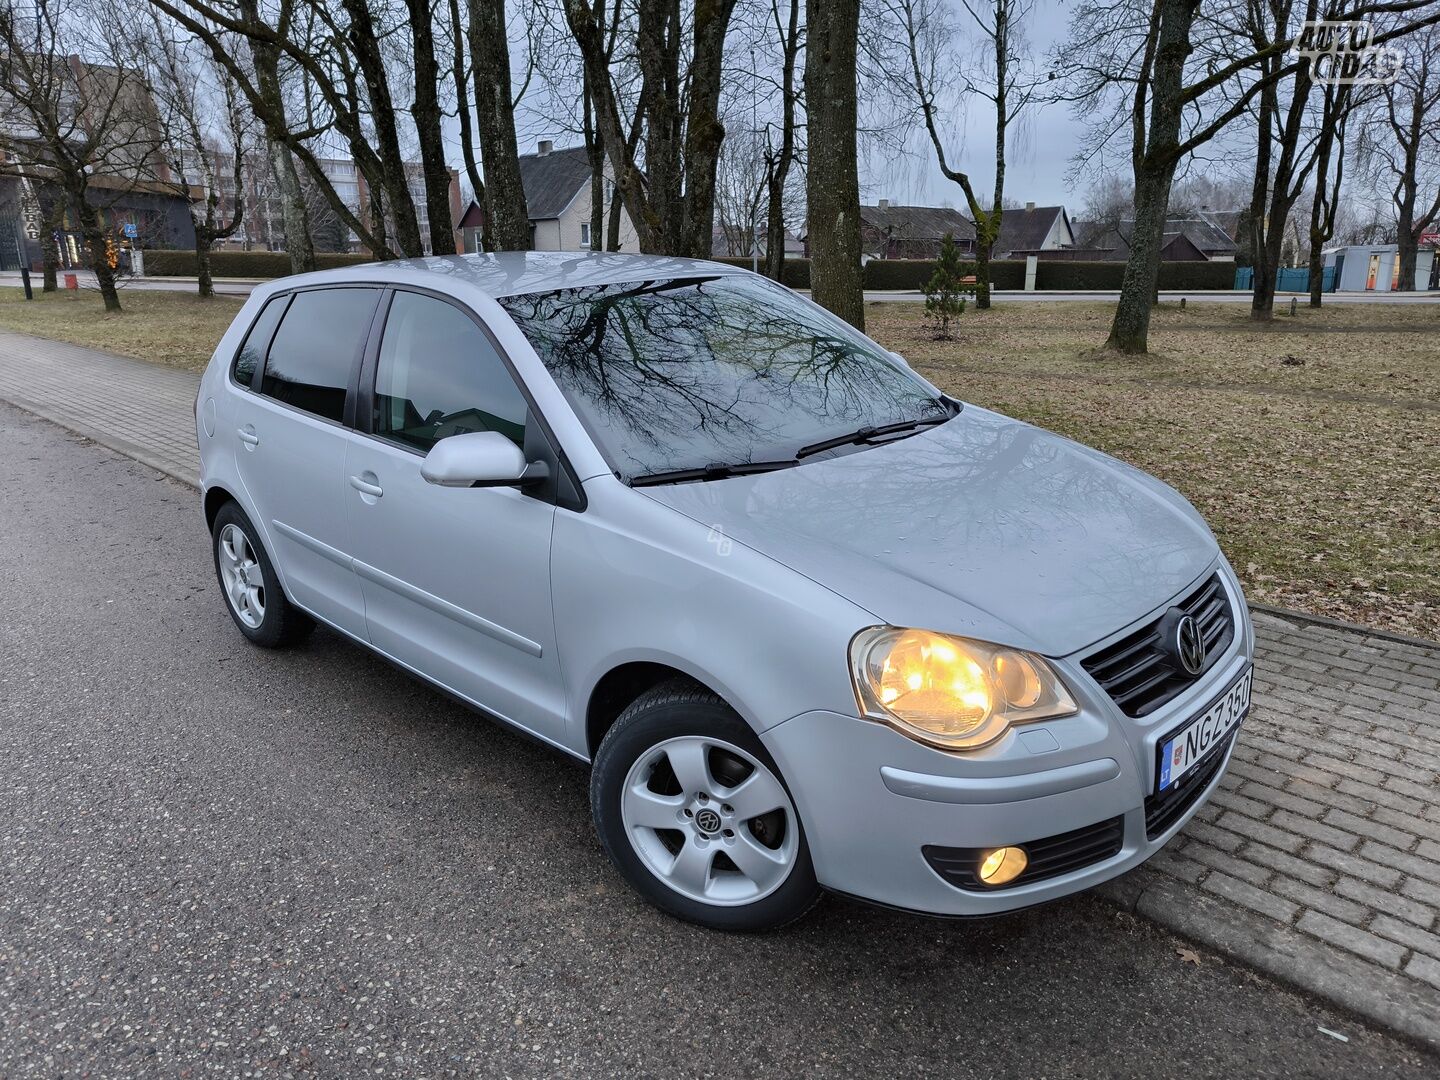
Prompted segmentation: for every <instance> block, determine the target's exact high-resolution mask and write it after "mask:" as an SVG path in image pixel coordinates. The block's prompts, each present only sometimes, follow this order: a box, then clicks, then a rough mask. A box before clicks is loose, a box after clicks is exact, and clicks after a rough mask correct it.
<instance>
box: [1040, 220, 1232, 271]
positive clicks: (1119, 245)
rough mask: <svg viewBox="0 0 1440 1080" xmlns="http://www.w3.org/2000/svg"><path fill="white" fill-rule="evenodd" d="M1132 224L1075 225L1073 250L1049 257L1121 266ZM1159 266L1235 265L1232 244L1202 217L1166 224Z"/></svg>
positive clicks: (1133, 225)
mask: <svg viewBox="0 0 1440 1080" xmlns="http://www.w3.org/2000/svg"><path fill="white" fill-rule="evenodd" d="M1134 229H1135V222H1134V221H1133V220H1123V221H1119V222H1114V223H1106V222H1100V221H1077V222H1075V246H1074V247H1073V248H1071V249H1069V250H1067V251H1065V252H1063V253H1056V254H1054V255H1052V256H1042V257H1055V258H1066V259H1072V260H1079V261H1087V260H1089V261H1096V262H1124V261H1125V260H1127V259H1129V258H1130V236H1131V234H1132V233H1133V231H1134ZM1160 261H1161V262H1234V261H1235V242H1234V241H1233V240H1231V239H1230V238H1229V237H1228V236H1226V234H1225V232H1224V230H1223V229H1222V228H1220V227H1219V226H1217V225H1216V224H1215V223H1213V222H1211V221H1209V220H1207V219H1206V218H1202V217H1172V218H1167V219H1166V220H1165V230H1164V233H1163V234H1162V236H1161V239H1160Z"/></svg>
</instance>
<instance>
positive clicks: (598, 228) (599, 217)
mask: <svg viewBox="0 0 1440 1080" xmlns="http://www.w3.org/2000/svg"><path fill="white" fill-rule="evenodd" d="M582 81H583V80H582ZM582 93H583V97H584V100H583V102H582V104H583V112H582V121H583V126H584V131H585V160H586V162H587V163H588V164H589V166H590V250H591V251H599V250H601V248H602V247H603V246H604V242H605V147H604V144H602V143H601V141H600V138H601V136H600V133H599V132H597V131H596V130H595V110H594V107H593V106H592V104H591V101H590V85H589V83H585V84H584V86H583V87H582Z"/></svg>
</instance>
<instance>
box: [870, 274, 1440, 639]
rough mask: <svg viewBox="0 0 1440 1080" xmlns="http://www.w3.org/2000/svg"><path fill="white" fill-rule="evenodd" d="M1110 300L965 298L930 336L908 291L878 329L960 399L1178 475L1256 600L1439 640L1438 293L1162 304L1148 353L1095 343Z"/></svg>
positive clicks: (873, 307) (1175, 480)
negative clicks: (955, 319)
mask: <svg viewBox="0 0 1440 1080" xmlns="http://www.w3.org/2000/svg"><path fill="white" fill-rule="evenodd" d="M1112 311H1113V307H1112V306H1111V305H1107V304H1093V305H1092V304H1063V305H1062V304H1054V305H1050V304H1035V303H1012V304H1009V305H1005V304H1004V303H1003V301H1002V303H1001V304H1000V305H998V306H997V307H996V308H994V309H993V310H991V311H989V312H977V311H975V310H973V309H972V310H970V311H967V312H966V314H965V315H964V316H962V317H961V319H960V320H959V324H958V327H957V329H956V330H955V333H954V340H952V341H936V340H934V338H933V335H932V331H931V330H930V328H929V327H928V326H927V325H926V323H925V321H924V319H923V318H922V316H921V309H920V308H919V307H918V305H916V306H912V305H908V304H907V305H899V304H889V303H885V304H870V305H868V306H867V308H866V311H865V316H866V319H867V321H868V325H867V329H868V330H869V332H870V334H871V335H872V336H874V337H875V338H877V339H878V340H880V341H882V342H884V343H885V344H886V345H888V346H889V347H891V348H893V349H895V350H896V351H898V352H901V353H903V354H904V355H905V356H906V357H907V358H908V359H909V360H910V362H911V363H912V364H913V365H914V366H915V367H916V368H917V369H918V370H920V371H921V372H922V373H923V374H925V375H926V377H928V378H929V379H931V380H932V381H933V382H935V383H936V384H937V385H938V386H940V387H942V388H943V389H945V390H946V391H948V392H950V393H952V394H954V395H955V396H957V397H961V398H964V399H966V400H968V401H973V402H975V403H976V404H979V405H983V406H986V407H988V408H993V409H997V410H999V411H1000V412H1004V413H1007V414H1009V415H1011V416H1015V417H1018V418H1020V419H1024V420H1028V421H1031V422H1032V423H1035V424H1039V425H1041V426H1043V427H1046V428H1049V429H1051V430H1052V431H1057V432H1060V433H1061V434H1064V435H1068V436H1070V437H1071V438H1074V439H1078V440H1080V441H1081V442H1085V443H1088V444H1090V445H1092V446H1095V447H1098V448H1099V449H1101V450H1104V451H1106V452H1108V453H1111V454H1114V455H1115V456H1117V457H1119V458H1122V459H1124V460H1126V461H1128V462H1130V463H1131V464H1134V465H1136V466H1139V467H1140V468H1142V469H1145V470H1146V471H1148V472H1151V473H1154V474H1155V475H1157V476H1159V477H1160V478H1161V479H1163V480H1165V481H1166V482H1168V483H1170V484H1172V485H1173V486H1174V487H1176V488H1178V489H1179V490H1180V491H1181V492H1182V493H1183V494H1184V495H1185V496H1186V497H1187V498H1188V499H1190V500H1191V501H1192V502H1193V503H1194V504H1195V505H1196V506H1197V507H1198V508H1199V509H1200V511H1201V513H1203V514H1204V515H1205V517H1206V519H1207V520H1208V521H1209V522H1210V525H1211V527H1212V528H1213V529H1214V530H1215V533H1216V535H1217V536H1218V537H1219V539H1220V544H1221V546H1222V547H1223V548H1224V550H1225V552H1226V554H1227V555H1229V557H1230V560H1231V562H1232V563H1234V565H1235V568H1236V570H1237V571H1238V572H1239V574H1240V576H1241V578H1242V579H1243V580H1244V582H1245V586H1246V590H1247V593H1248V595H1249V596H1250V598H1251V599H1253V600H1257V601H1264V602H1269V603H1272V604H1280V605H1284V606H1287V607H1295V608H1300V609H1303V610H1306V611H1311V612H1315V613H1318V614H1322V615H1330V616H1333V617H1336V618H1342V619H1350V620H1353V621H1356V622H1363V623H1368V624H1370V625H1374V626H1380V627H1386V628H1389V629H1392V630H1398V631H1401V632H1404V633H1411V634H1418V635H1420V636H1423V637H1429V638H1436V639H1440V306H1436V305H1417V306H1413V307H1412V306H1403V307H1402V306H1398V305H1363V306H1362V305H1358V304H1350V305H1338V304H1337V305H1333V306H1330V307H1327V308H1324V309H1322V310H1321V311H1319V312H1311V311H1309V310H1308V309H1306V308H1304V307H1301V308H1300V311H1299V314H1297V315H1296V316H1295V317H1293V318H1292V317H1290V316H1289V315H1280V316H1277V318H1276V319H1275V321H1274V323H1273V324H1272V325H1271V326H1269V327H1257V326H1256V325H1254V324H1252V323H1250V322H1249V319H1248V314H1249V312H1248V308H1247V307H1246V306H1245V305H1243V304H1190V305H1187V309H1186V310H1185V311H1181V310H1180V309H1179V306H1178V305H1166V306H1165V308H1164V309H1162V310H1161V311H1160V312H1158V313H1157V315H1156V319H1155V323H1154V326H1153V329H1152V333H1151V338H1150V344H1151V348H1152V349H1153V350H1154V352H1153V353H1152V354H1151V355H1150V356H1148V357H1141V358H1137V359H1121V358H1115V357H1109V356H1104V355H1100V354H1097V353H1096V351H1095V350H1096V347H1097V346H1098V345H1100V344H1101V343H1102V342H1103V341H1104V340H1105V334H1106V331H1107V330H1108V327H1109V319H1110V314H1111V312H1112Z"/></svg>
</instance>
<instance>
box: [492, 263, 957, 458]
mask: <svg viewBox="0 0 1440 1080" xmlns="http://www.w3.org/2000/svg"><path fill="white" fill-rule="evenodd" d="M500 303H501V304H502V305H503V306H504V308H505V310H506V311H507V312H509V314H510V316H511V318H513V319H514V320H515V322H516V324H517V325H518V326H519V327H520V329H521V331H522V332H523V333H524V334H525V336H526V337H527V338H528V339H529V340H530V343H531V344H532V345H533V346H534V347H535V351H536V352H537V353H539V355H540V359H541V360H542V361H544V363H545V366H546V367H547V368H548V369H549V371H550V373H551V375H552V376H553V377H554V379H555V381H556V382H557V383H558V384H559V386H560V389H561V390H562V391H563V392H564V393H565V395H566V397H567V398H568V399H569V400H570V403H571V405H572V406H573V407H574V408H575V410H576V412H578V413H579V414H580V416H581V418H582V419H583V420H584V421H585V422H586V424H587V426H588V427H589V428H590V431H591V432H592V434H593V435H594V437H595V438H596V439H597V440H598V442H599V443H600V445H601V447H602V449H603V450H604V451H605V452H606V454H607V456H608V457H609V459H610V461H611V463H612V464H613V465H614V467H615V468H616V469H617V470H618V471H619V473H620V474H621V476H622V477H624V478H625V479H627V480H638V479H639V478H641V477H647V478H658V477H659V476H660V475H661V474H665V473H669V472H679V471H686V470H694V469H707V468H710V467H711V466H743V465H746V464H752V465H753V464H757V463H774V462H785V463H794V462H798V460H799V459H800V458H803V457H805V456H806V454H807V453H809V452H811V451H813V450H819V449H820V446H819V445H818V444H823V443H825V442H826V441H828V440H835V439H841V438H844V437H845V436H846V435H847V434H851V433H857V432H860V431H862V430H863V429H866V428H872V427H873V428H885V427H890V426H893V425H903V424H911V423H913V424H916V425H926V424H934V423H940V422H943V421H944V420H946V419H949V417H950V416H951V415H953V407H952V406H951V405H950V403H949V402H948V401H946V399H944V398H942V397H940V396H939V395H938V394H937V393H936V391H935V390H934V389H933V388H932V387H930V386H929V385H928V384H926V383H925V382H924V381H923V380H921V379H920V378H919V377H918V376H916V375H915V374H914V373H913V372H911V371H909V370H907V369H906V368H905V367H903V366H902V365H900V364H898V363H896V362H895V361H894V360H893V359H892V358H891V357H890V356H889V355H888V354H886V353H885V352H884V350H882V349H881V348H880V347H879V346H877V345H875V343H874V342H872V341H870V340H869V339H868V338H866V337H864V336H863V335H862V334H860V333H858V332H856V331H855V330H853V329H852V328H851V327H850V326H849V325H848V324H846V323H844V322H842V321H841V320H839V319H837V318H835V317H834V316H832V315H830V314H829V313H828V312H823V311H819V310H817V309H815V308H813V307H811V306H810V305H808V304H805V303H804V302H802V301H801V300H800V299H799V298H798V297H796V296H795V295H794V294H792V293H790V292H789V291H788V290H785V289H782V288H779V287H778V286H775V285H771V284H769V283H767V282H765V281H762V280H760V279H757V278H755V277H753V276H751V275H726V276H716V277H710V278H672V279H658V280H651V281H628V282H621V283H617V284H610V285H593V286H584V287H581V288H574V289H563V290H560V291H558V292H550V293H541V294H529V295H520V296H511V297H505V298H502V299H501V300H500ZM826 452H831V451H830V450H829V449H828V448H827V450H826ZM833 452H837V453H838V452H845V450H844V449H843V448H836V449H835V450H834V451H833Z"/></svg>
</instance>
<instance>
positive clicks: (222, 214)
mask: <svg viewBox="0 0 1440 1080" xmlns="http://www.w3.org/2000/svg"><path fill="white" fill-rule="evenodd" d="M149 14H150V19H149V21H150V29H151V30H152V33H150V34H148V35H145V36H144V38H143V39H142V40H145V45H146V49H145V52H146V60H147V66H146V72H147V74H148V76H149V81H150V86H151V90H152V92H153V93H154V94H155V96H156V98H157V101H158V104H159V106H160V110H161V116H162V119H163V121H164V127H165V132H166V148H165V149H166V156H167V164H168V165H169V168H170V171H171V173H172V175H174V177H175V178H176V180H177V181H178V182H179V183H180V185H181V186H182V187H183V188H185V189H186V191H187V193H188V195H189V200H188V201H189V207H190V222H191V225H192V226H193V227H194V230H195V265H196V274H197V277H198V285H197V288H198V291H199V294H200V296H201V297H203V298H207V299H208V298H209V297H211V296H214V295H215V287H214V283H213V281H212V280H211V273H210V250H211V248H212V247H213V246H214V245H215V242H216V241H217V240H223V239H225V238H226V237H229V236H232V235H234V233H235V231H236V230H237V229H239V228H240V225H241V222H242V221H243V220H244V215H245V191H244V181H245V177H246V175H247V168H246V158H247V155H250V154H251V145H252V143H251V133H250V126H251V123H252V121H253V118H252V116H251V115H250V113H249V112H248V111H247V110H246V109H245V107H244V105H243V103H242V102H241V100H240V92H239V90H238V89H237V88H236V86H235V83H234V80H232V79H230V78H229V77H228V76H227V75H226V74H225V72H224V71H223V70H222V69H221V68H219V67H218V66H217V65H216V64H215V63H214V61H213V59H211V58H210V57H209V55H208V54H204V53H200V52H199V51H198V50H196V49H195V48H194V43H193V41H191V40H183V39H181V38H180V37H179V36H178V35H177V34H176V32H175V31H176V27H175V26H174V24H173V23H171V22H169V21H168V20H166V19H165V18H163V17H162V16H161V15H160V14H159V13H158V12H156V11H154V10H151V12H150V13H149Z"/></svg>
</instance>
